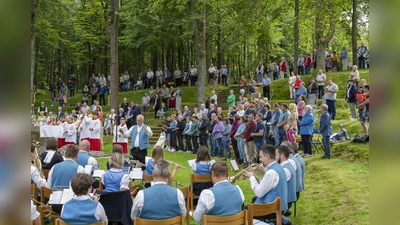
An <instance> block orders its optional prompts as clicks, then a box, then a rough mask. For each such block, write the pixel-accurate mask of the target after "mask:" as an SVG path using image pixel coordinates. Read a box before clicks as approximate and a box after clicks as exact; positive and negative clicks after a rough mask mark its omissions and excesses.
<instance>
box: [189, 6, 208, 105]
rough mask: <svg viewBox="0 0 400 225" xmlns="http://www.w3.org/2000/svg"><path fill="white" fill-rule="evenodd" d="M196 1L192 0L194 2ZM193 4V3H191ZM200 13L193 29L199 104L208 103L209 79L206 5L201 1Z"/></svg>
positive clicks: (198, 7)
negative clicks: (206, 87) (206, 92)
mask: <svg viewBox="0 0 400 225" xmlns="http://www.w3.org/2000/svg"><path fill="white" fill-rule="evenodd" d="M193 1H194V0H191V2H193ZM191 4H193V3H191ZM195 8H197V9H198V11H199V17H198V18H197V19H196V23H195V26H194V27H193V29H194V30H193V33H194V37H195V40H194V51H195V55H196V62H197V78H198V80H197V86H198V88H199V92H198V93H199V94H198V99H197V103H198V106H199V107H200V104H202V103H204V102H205V101H206V96H205V91H204V87H205V81H206V77H207V66H206V5H205V4H204V3H203V2H202V1H199V2H198V4H197V7H196V6H195Z"/></svg>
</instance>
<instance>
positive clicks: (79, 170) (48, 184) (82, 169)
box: [46, 159, 85, 188]
mask: <svg viewBox="0 0 400 225" xmlns="http://www.w3.org/2000/svg"><path fill="white" fill-rule="evenodd" d="M66 160H71V161H74V160H73V159H64V161H66ZM74 163H76V162H75V161H74ZM53 170H54V166H53V167H51V170H50V172H49V176H48V177H47V184H46V187H47V188H51V177H52V176H53ZM84 172H85V168H83V167H82V166H81V165H79V166H78V169H77V170H76V173H84Z"/></svg>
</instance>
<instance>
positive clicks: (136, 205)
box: [131, 182, 186, 219]
mask: <svg viewBox="0 0 400 225" xmlns="http://www.w3.org/2000/svg"><path fill="white" fill-rule="evenodd" d="M159 184H167V183H165V182H155V183H154V184H153V186H154V185H159ZM176 193H177V196H178V203H179V207H180V208H181V212H182V215H183V216H185V217H186V203H185V197H184V196H183V193H182V191H181V190H179V189H176ZM143 205H144V194H143V190H140V191H139V192H138V193H137V195H136V197H135V200H134V201H133V205H132V213H131V217H132V219H134V218H135V217H136V215H137V214H138V213H139V212H140V211H141V210H142V209H143Z"/></svg>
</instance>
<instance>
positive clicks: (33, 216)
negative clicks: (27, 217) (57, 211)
mask: <svg viewBox="0 0 400 225" xmlns="http://www.w3.org/2000/svg"><path fill="white" fill-rule="evenodd" d="M39 216H40V213H39V212H38V211H37V210H36V206H35V205H34V204H33V201H32V200H31V220H36V219H37V218H38V217H39Z"/></svg>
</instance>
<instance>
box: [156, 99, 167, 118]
mask: <svg viewBox="0 0 400 225" xmlns="http://www.w3.org/2000/svg"><path fill="white" fill-rule="evenodd" d="M166 112H167V108H166V107H165V103H164V102H163V103H161V107H160V109H159V110H158V111H157V117H158V118H160V119H164V117H165V113H166Z"/></svg>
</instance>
